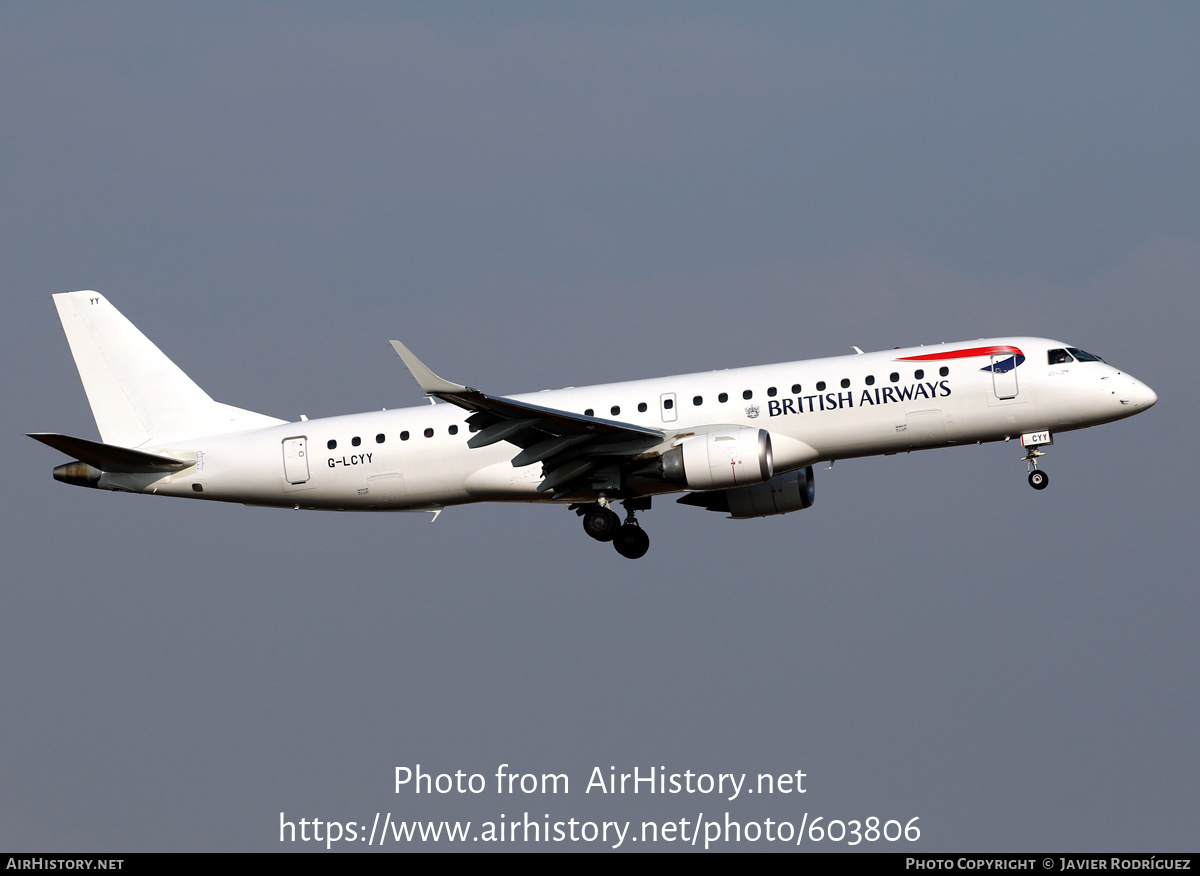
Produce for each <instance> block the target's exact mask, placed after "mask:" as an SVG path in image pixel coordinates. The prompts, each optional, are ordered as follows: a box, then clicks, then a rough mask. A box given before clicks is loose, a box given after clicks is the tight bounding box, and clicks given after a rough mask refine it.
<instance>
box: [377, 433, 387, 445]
mask: <svg viewBox="0 0 1200 876" xmlns="http://www.w3.org/2000/svg"><path fill="white" fill-rule="evenodd" d="M386 440H387V438H386V437H385V436H384V434H383V433H382V432H380V433H379V434H378V435H376V436H375V443H376V444H382V443H383V442H384V441H386Z"/></svg>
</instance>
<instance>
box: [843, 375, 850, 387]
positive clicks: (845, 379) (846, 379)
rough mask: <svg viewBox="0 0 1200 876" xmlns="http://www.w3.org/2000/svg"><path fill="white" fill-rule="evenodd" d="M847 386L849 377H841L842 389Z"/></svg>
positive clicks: (848, 385)
mask: <svg viewBox="0 0 1200 876" xmlns="http://www.w3.org/2000/svg"><path fill="white" fill-rule="evenodd" d="M849 387H850V378H849V377H843V378H842V389H848V388H849Z"/></svg>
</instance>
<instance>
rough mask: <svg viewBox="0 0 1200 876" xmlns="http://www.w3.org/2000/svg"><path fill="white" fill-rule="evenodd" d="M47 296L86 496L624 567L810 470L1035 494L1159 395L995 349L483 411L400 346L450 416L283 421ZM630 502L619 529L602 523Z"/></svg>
mask: <svg viewBox="0 0 1200 876" xmlns="http://www.w3.org/2000/svg"><path fill="white" fill-rule="evenodd" d="M53 297H54V304H55V306H56V307H57V308H58V315H59V318H60V319H61V320H62V324H63V329H64V330H65V331H66V335H67V340H68V342H69V343H70V346H71V353H72V354H73V355H74V357H75V364H76V366H77V367H78V369H79V376H80V377H81V378H82V380H83V386H84V389H85V390H86V392H87V397H88V402H89V403H90V404H91V408H92V413H93V415H94V416H95V418H96V425H97V426H98V428H99V431H100V438H101V440H100V441H91V440H87V439H84V438H72V437H70V436H67V435H60V434H53V433H36V434H32V435H30V437H31V438H35V439H37V440H38V441H41V442H42V443H43V444H48V445H49V446H51V447H53V448H55V449H57V450H60V451H62V452H63V453H66V454H67V455H68V456H71V457H73V458H74V461H72V462H68V463H65V464H63V465H60V466H58V467H57V468H55V469H54V477H55V478H56V479H57V480H60V481H63V482H65V483H68V484H75V485H78V486H85V487H95V488H99V489H106V490H116V491H120V492H129V493H151V494H156V495H163V496H183V497H187V498H193V499H214V500H217V501H221V502H241V503H244V504H247V505H272V506H278V507H288V508H296V509H301V508H303V509H324V510H337V511H429V512H433V513H434V515H435V517H434V519H436V515H437V514H438V513H440V512H441V510H442V509H443V508H444V507H446V506H448V505H461V504H465V503H468V502H553V503H559V504H564V505H567V506H568V507H569V508H570V509H571V510H573V511H575V512H576V513H577V514H578V515H579V516H580V517H582V519H583V529H584V531H585V532H586V533H587V534H588V535H589V536H591V537H592V538H594V539H596V540H597V541H602V542H605V541H608V542H612V543H613V545H614V546H615V547H616V550H617V552H618V553H619V554H621V556H623V557H628V558H630V559H636V558H638V557H641V556H643V555H644V554H645V553H646V551H647V549H648V548H649V546H650V539H649V537H648V536H647V535H646V533H645V531H644V530H643V529H642V528H641V526H640V524H639V523H638V520H637V517H636V513H637V512H638V511H644V510H647V509H649V508H650V503H651V500H652V498H653V497H654V496H656V495H663V494H669V493H683V495H682V497H680V498H679V499H678V500H677V501H679V502H681V503H683V504H685V505H696V506H699V507H700V508H705V509H708V510H709V511H719V512H723V513H726V514H728V515H729V516H730V517H733V518H739V519H740V518H749V517H766V516H770V515H774V514H786V513H788V512H790V511H799V510H801V509H804V508H808V507H809V506H810V505H812V503H813V496H814V488H813V465H814V464H815V463H817V462H820V461H824V460H828V461H830V462H833V461H836V460H839V459H852V458H855V457H862V456H875V455H880V454H883V455H887V454H894V453H901V452H907V451H911V450H923V449H928V448H934V447H952V446H954V445H958V444H974V443H982V442H985V441H1011V440H1019V441H1020V442H1021V445H1022V446H1023V447H1024V449H1025V456H1024V457H1023V461H1024V462H1025V463H1026V467H1027V471H1028V478H1029V484H1030V485H1031V486H1032V487H1033V488H1034V489H1036V490H1042V489H1045V487H1046V485H1047V484H1048V483H1049V479H1048V477H1047V475H1046V473H1045V472H1044V471H1043V470H1042V469H1040V468H1038V460H1039V458H1040V457H1041V456H1043V455H1044V453H1045V451H1044V450H1042V448H1043V447H1046V446H1048V445H1051V444H1053V443H1054V435H1055V433H1057V432H1066V431H1070V430H1072V429H1083V428H1086V427H1088V426H1095V425H1098V424H1100V423H1108V422H1111V421H1113V420H1119V419H1122V418H1124V417H1130V416H1133V415H1134V414H1137V413H1140V412H1141V411H1144V410H1146V409H1147V408H1149V407H1150V406H1152V405H1153V404H1154V403H1155V402H1156V401H1157V400H1158V396H1157V395H1155V393H1154V391H1153V390H1152V389H1150V387H1148V386H1146V385H1145V384H1143V383H1141V382H1139V381H1137V380H1135V379H1134V378H1133V377H1131V376H1130V375H1128V374H1126V373H1124V372H1122V371H1118V370H1117V369H1116V368H1114V367H1113V366H1111V365H1108V364H1106V363H1105V362H1104V361H1102V360H1101V359H1100V357H1098V356H1094V355H1092V354H1090V353H1086V352H1084V351H1083V350H1081V349H1079V348H1078V347H1072V346H1069V345H1068V344H1065V343H1062V342H1060V341H1051V340H1046V339H1045V338H1024V337H1020V338H990V339H986V340H977V341H968V342H964V343H957V344H940V345H937V346H930V347H915V348H909V349H895V350H887V351H882V352H878V353H864V352H862V351H861V350H858V348H857V347H856V348H854V349H855V351H856V352H855V354H854V355H847V356H838V357H833V358H827V359H808V360H803V361H799V362H785V363H782V364H778V365H757V366H753V367H749V368H734V369H729V370H726V371H713V372H705V373H703V374H681V375H677V376H674V377H659V378H653V379H650V380H635V381H630V382H627V383H610V384H604V385H600V386H586V387H571V388H567V389H559V390H544V391H542V392H540V393H531V394H526V395H517V396H495V395H489V394H488V393H486V392H483V391H481V390H478V389H473V388H471V387H469V386H465V385H463V384H459V383H453V382H451V381H449V380H445V379H443V378H441V377H439V376H438V375H436V374H435V373H434V372H433V371H431V370H430V369H429V368H428V367H426V365H425V364H424V363H423V362H422V361H421V360H420V359H418V358H417V357H416V356H415V355H414V354H413V353H412V352H411V351H410V350H409V349H408V348H407V347H405V346H404V345H403V344H401V343H400V342H399V341H392V346H393V347H394V348H395V350H396V352H397V353H398V354H399V355H400V358H401V359H402V360H403V362H404V364H405V365H406V366H407V367H408V370H409V371H410V372H411V373H412V375H413V377H414V378H416V381H417V383H418V384H419V385H420V387H421V389H422V390H424V391H425V393H426V394H427V395H428V396H429V398H430V399H431V400H434V399H437V400H440V401H442V402H446V403H447V404H436V403H434V404H431V405H422V406H418V407H412V408H404V409H400V410H390V411H389V410H384V411H374V412H371V413H364V414H348V415H345V416H338V417H327V418H323V419H316V420H309V419H307V418H304V417H301V419H300V421H299V422H288V421H286V420H279V419H276V418H274V417H269V416H266V415H264V414H258V413H254V412H253V411H248V410H243V409H241V408H236V407H232V406H230V405H225V404H221V403H220V402H216V401H213V399H212V398H210V397H209V396H208V394H207V393H205V392H204V390H202V389H201V388H200V387H199V386H197V385H196V384H195V383H194V382H193V381H192V380H191V379H190V378H189V377H188V376H187V375H186V374H184V373H183V371H181V370H180V369H179V367H178V366H176V365H175V363H173V362H172V361H171V360H170V359H168V358H167V357H166V356H165V355H164V354H163V353H162V351H161V350H159V349H158V347H156V346H155V345H154V344H153V343H152V342H151V341H150V340H149V339H148V338H147V337H146V336H145V335H143V334H142V333H141V332H140V331H138V330H137V328H135V327H134V326H133V324H132V323H130V322H129V321H128V320H127V319H126V318H125V317H124V316H122V315H121V314H120V313H119V312H118V311H117V309H116V308H114V307H113V306H112V305H111V304H109V303H108V301H107V300H106V299H105V298H104V297H103V296H102V295H100V294H98V293H96V292H86V291H85V292H63V293H60V294H58V295H55V296H53ZM617 502H620V503H621V504H622V505H623V506H624V510H625V517H624V519H623V520H622V518H621V517H620V515H618V514H617V512H616V511H614V510H613V507H614V505H615V503H617Z"/></svg>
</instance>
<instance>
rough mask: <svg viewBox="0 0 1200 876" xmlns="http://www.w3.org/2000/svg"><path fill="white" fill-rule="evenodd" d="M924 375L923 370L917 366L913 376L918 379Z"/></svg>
mask: <svg viewBox="0 0 1200 876" xmlns="http://www.w3.org/2000/svg"><path fill="white" fill-rule="evenodd" d="M924 376H925V372H924V371H922V370H921V369H920V368H918V369H917V370H916V371H914V372H913V377H915V378H916V379H917V380H920V379H921V378H922V377H924Z"/></svg>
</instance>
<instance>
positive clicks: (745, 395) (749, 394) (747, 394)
mask: <svg viewBox="0 0 1200 876" xmlns="http://www.w3.org/2000/svg"><path fill="white" fill-rule="evenodd" d="M742 398H744V399H746V400H749V399H752V398H754V393H753V392H751V391H750V390H746V391H745V392H743V393H742Z"/></svg>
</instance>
